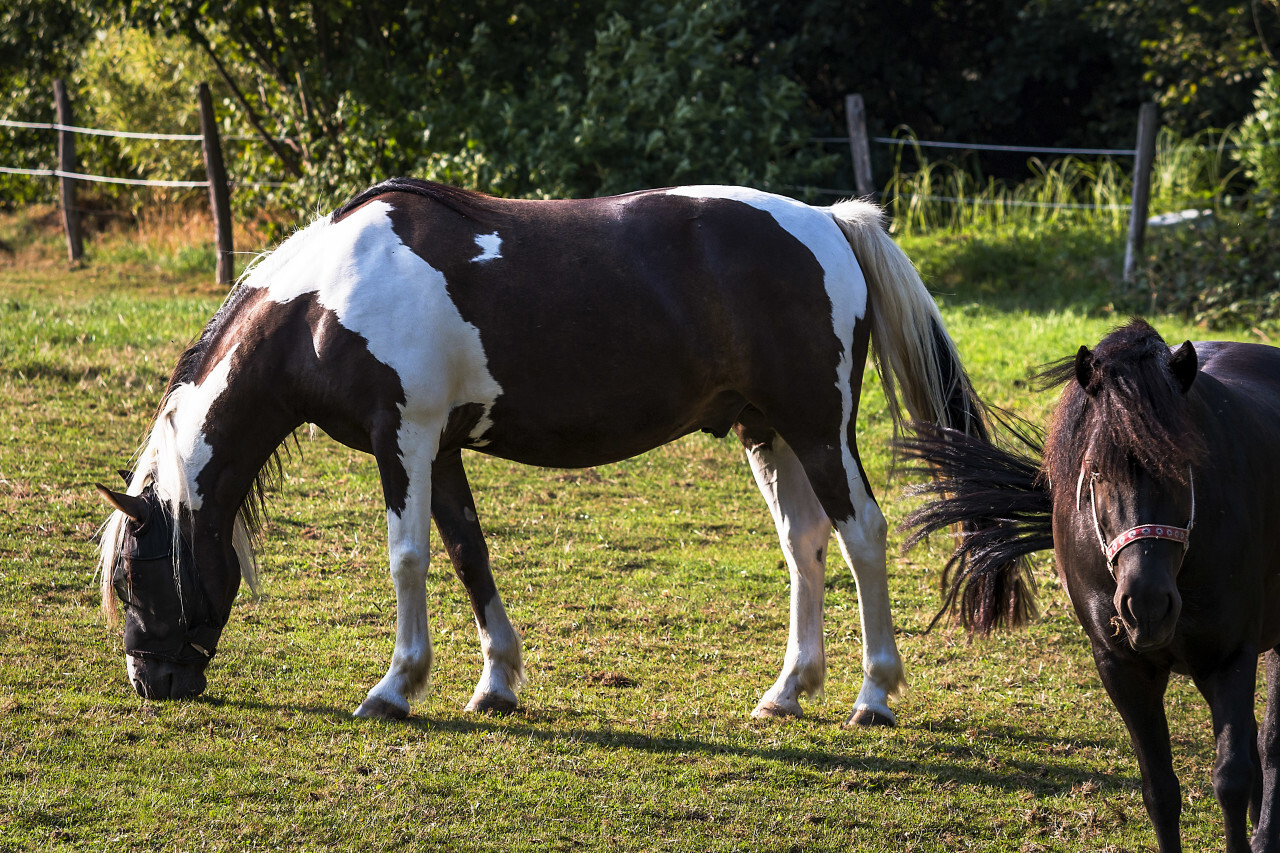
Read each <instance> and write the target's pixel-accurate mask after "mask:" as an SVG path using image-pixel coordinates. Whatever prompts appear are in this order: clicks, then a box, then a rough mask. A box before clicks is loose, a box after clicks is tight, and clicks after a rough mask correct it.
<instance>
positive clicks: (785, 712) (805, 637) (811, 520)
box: [739, 427, 831, 717]
mask: <svg viewBox="0 0 1280 853" xmlns="http://www.w3.org/2000/svg"><path fill="white" fill-rule="evenodd" d="M739 437H740V438H741V439H742V442H743V444H744V445H745V446H746V449H747V459H748V460H749V461H750V462H751V470H752V473H754V474H755V478H756V485H758V486H759V487H760V493H761V494H763V495H764V499H765V501H766V502H767V503H768V504H769V511H770V513H772V515H773V522H774V524H775V525H776V526H777V528H778V539H779V541H780V542H781V544H782V553H783V556H784V557H785V558H786V561H787V568H788V570H789V571H790V573H791V629H790V632H789V633H788V636H787V654H786V658H785V659H784V661H783V664H782V672H781V673H780V674H779V675H778V680H777V681H776V682H775V683H774V685H773V686H772V687H770V688H769V690H768V691H767V692H766V693H765V694H764V696H763V697H761V699H760V703H759V704H758V705H757V706H756V709H755V711H753V712H752V714H751V715H752V716H753V717H778V716H782V717H799V716H800V715H801V713H802V712H801V710H800V701H799V699H800V695H801V694H805V695H809V696H813V695H817V694H819V693H821V691H822V683H823V679H824V678H825V677H826V667H827V662H826V657H825V652H824V649H823V641H822V598H823V592H824V586H823V585H824V582H825V579H826V578H825V575H826V571H825V567H826V561H827V542H828V540H829V539H830V537H831V522H830V520H829V519H828V518H827V514H826V512H824V511H823V509H822V505H821V504H819V503H818V498H817V496H816V495H814V493H813V489H812V488H811V487H810V485H809V479H808V477H806V476H805V473H804V469H803V468H802V467H800V460H799V459H797V458H796V455H795V453H794V452H792V450H791V448H790V447H788V446H787V444H786V442H784V441H783V440H782V439H781V438H780V437H779V436H777V435H776V434H773V435H770V436H769V437H768V438H767V439H765V438H760V439H756V440H753V437H752V436H750V435H749V434H748V433H747V432H746V431H745V430H744V428H742V427H739Z"/></svg>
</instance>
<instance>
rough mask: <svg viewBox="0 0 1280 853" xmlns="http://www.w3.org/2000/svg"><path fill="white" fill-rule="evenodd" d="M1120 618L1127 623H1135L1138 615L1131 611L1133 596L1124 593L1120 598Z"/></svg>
mask: <svg viewBox="0 0 1280 853" xmlns="http://www.w3.org/2000/svg"><path fill="white" fill-rule="evenodd" d="M1120 618H1121V619H1123V620H1124V621H1125V622H1126V623H1127V624H1129V625H1134V624H1137V621H1138V617H1137V615H1135V614H1134V612H1133V596H1130V595H1126V596H1124V597H1123V598H1121V599H1120Z"/></svg>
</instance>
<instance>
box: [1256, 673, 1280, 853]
mask: <svg viewBox="0 0 1280 853" xmlns="http://www.w3.org/2000/svg"><path fill="white" fill-rule="evenodd" d="M1265 660H1266V665H1267V712H1266V715H1265V716H1264V717H1263V718H1262V731H1260V732H1259V733H1258V752H1259V753H1260V758H1261V762H1262V800H1261V802H1260V803H1258V804H1257V805H1258V806H1259V812H1260V813H1259V814H1258V815H1257V816H1256V824H1257V827H1256V829H1254V832H1253V849H1254V851H1256V853H1280V651H1277V650H1276V649H1270V650H1268V651H1267V654H1266V657H1265Z"/></svg>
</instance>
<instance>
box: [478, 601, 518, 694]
mask: <svg viewBox="0 0 1280 853" xmlns="http://www.w3.org/2000/svg"><path fill="white" fill-rule="evenodd" d="M484 618H485V627H483V628H482V627H480V623H479V620H477V621H476V629H477V630H478V631H479V633H480V652H481V654H483V655H484V670H483V672H481V673H480V681H479V682H477V683H476V689H475V692H474V693H472V694H471V701H470V702H468V703H467V710H468V711H504V712H505V711H512V710H515V707H516V691H517V690H519V689H520V688H521V687H523V686H524V684H525V682H526V681H527V678H526V677H525V672H524V659H523V657H522V655H521V650H520V635H519V634H517V633H516V629H515V628H514V627H512V625H511V620H510V619H508V618H507V610H506V608H505V607H503V606H502V599H500V598H498V596H496V595H495V596H494V597H493V600H492V601H490V602H489V603H488V604H487V605H486V606H485V609H484Z"/></svg>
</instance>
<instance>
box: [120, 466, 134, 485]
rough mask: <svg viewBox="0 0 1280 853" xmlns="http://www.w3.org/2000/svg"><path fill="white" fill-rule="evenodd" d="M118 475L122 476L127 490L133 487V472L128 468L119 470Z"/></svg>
mask: <svg viewBox="0 0 1280 853" xmlns="http://www.w3.org/2000/svg"><path fill="white" fill-rule="evenodd" d="M116 473H117V474H119V475H120V479H121V480H124V484H125V487H126V488H128V487H129V486H132V485H133V472H132V471H130V470H129V469H128V468H117V469H116Z"/></svg>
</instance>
